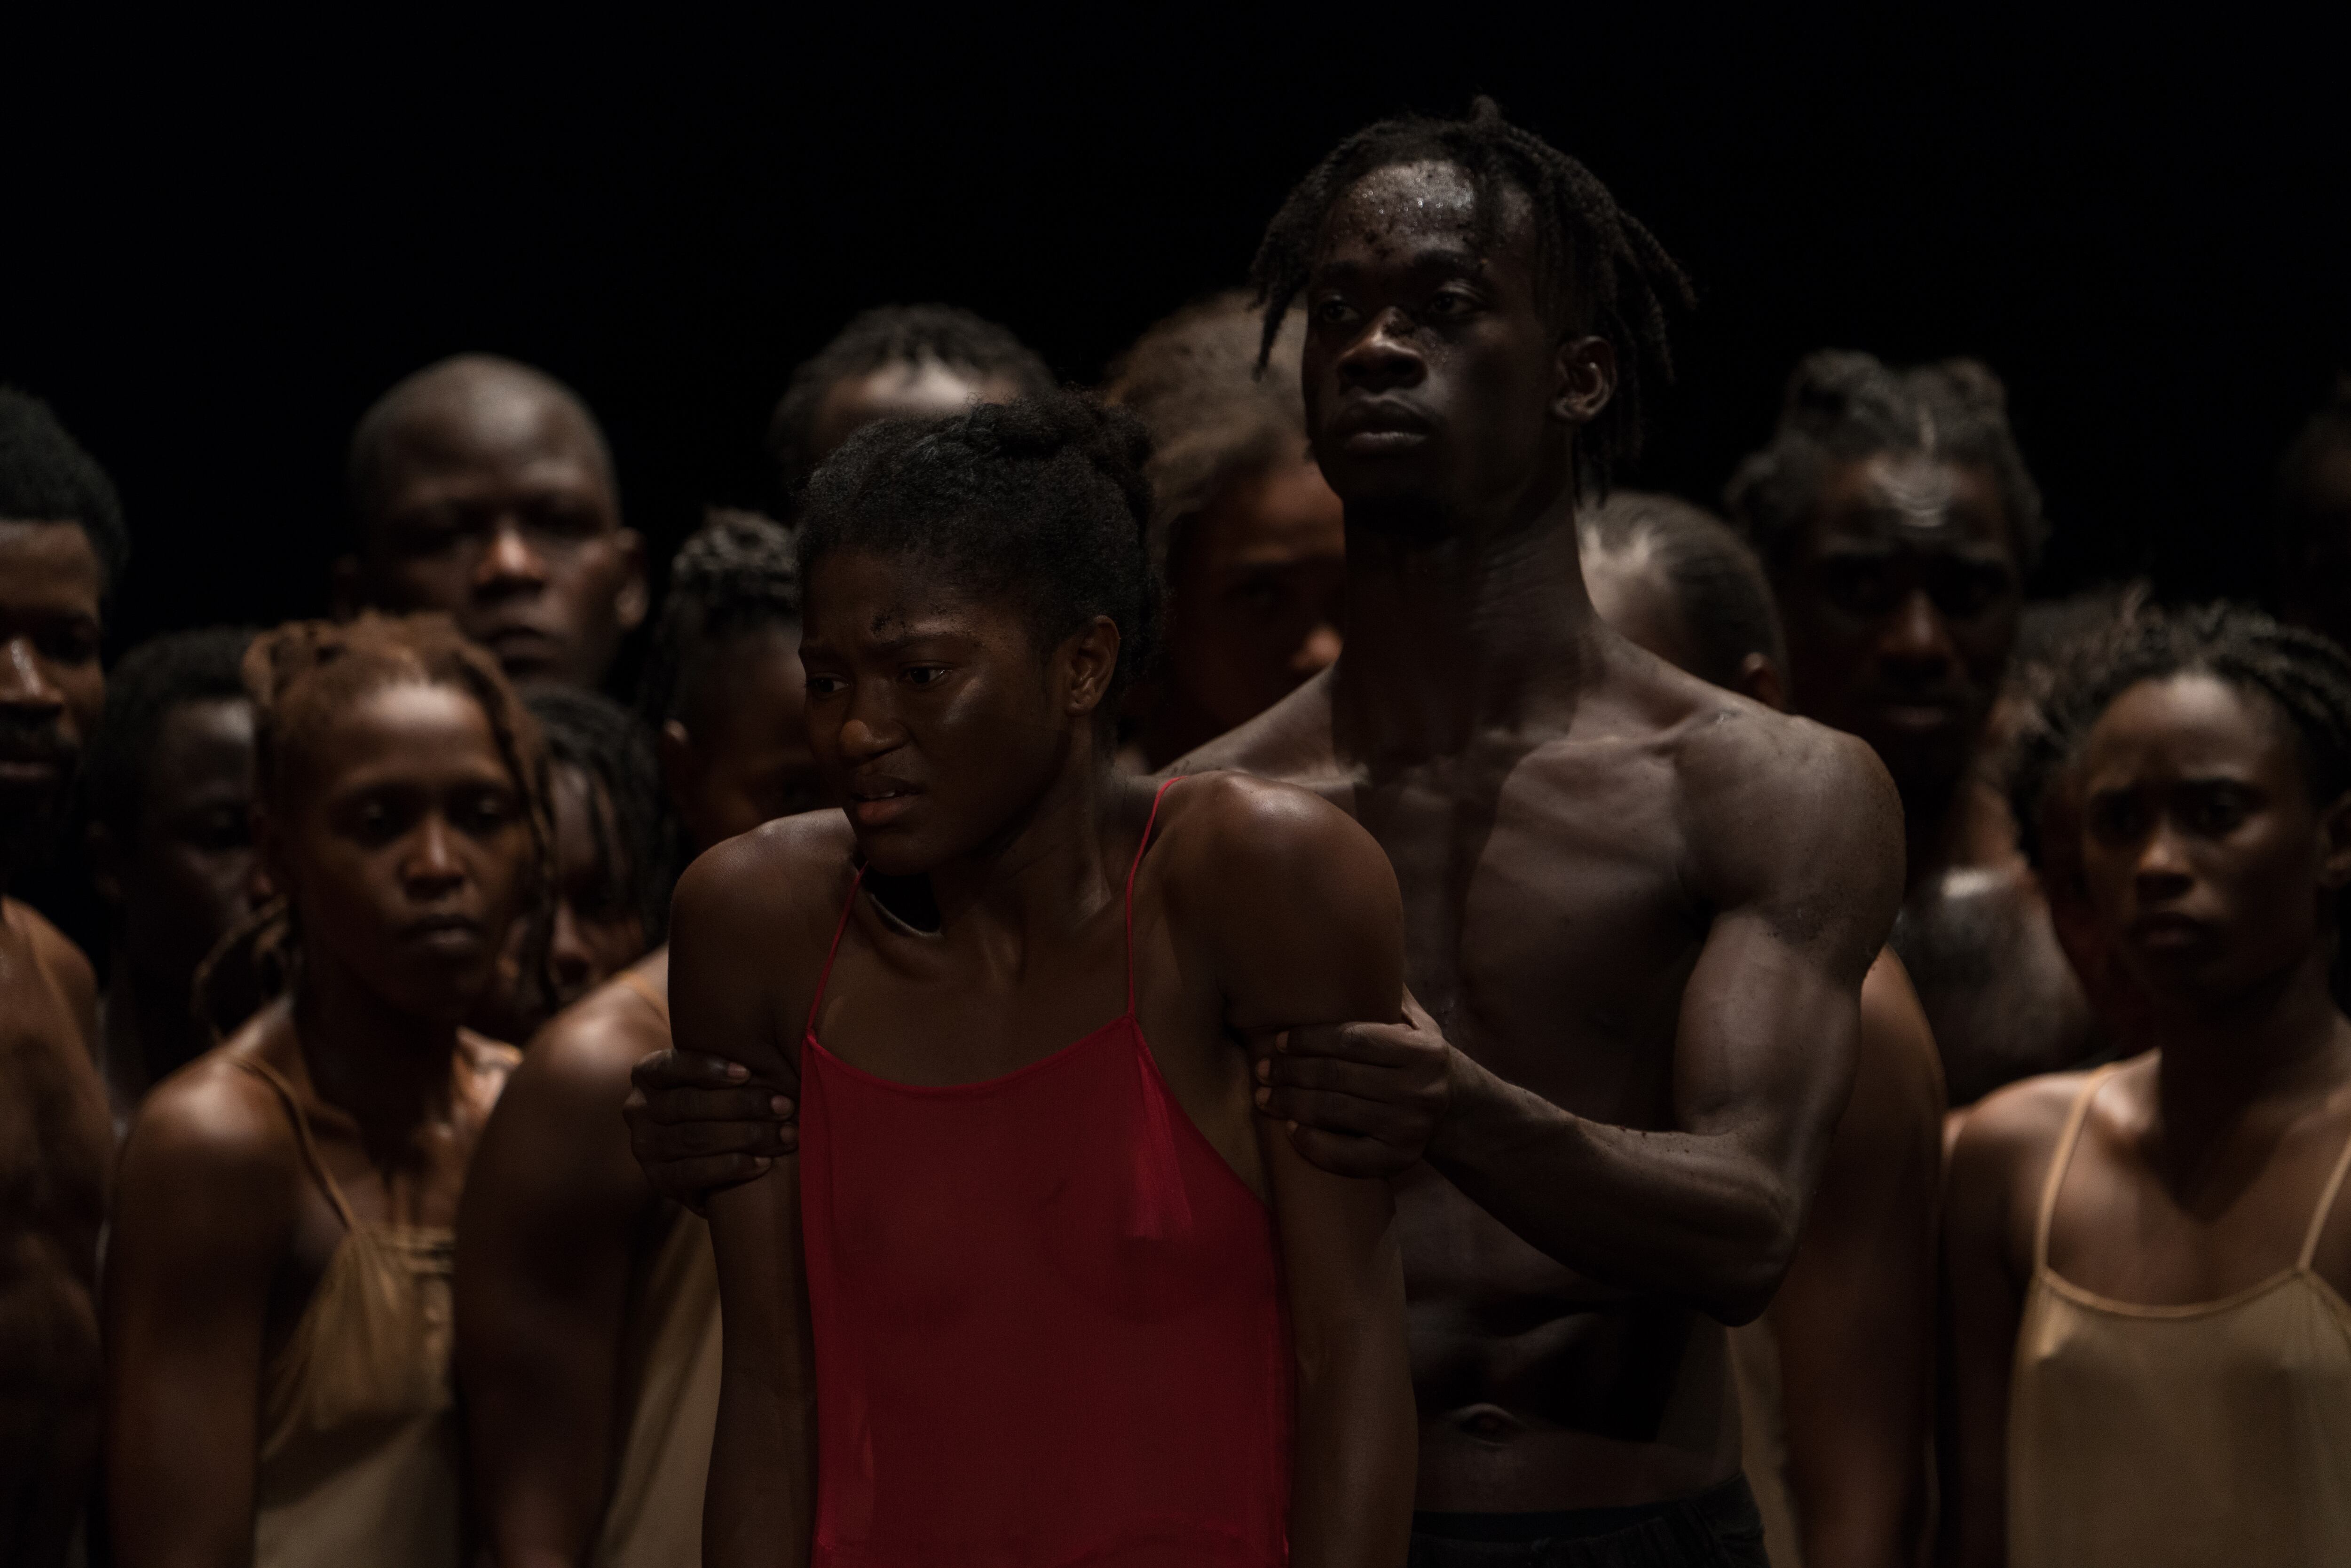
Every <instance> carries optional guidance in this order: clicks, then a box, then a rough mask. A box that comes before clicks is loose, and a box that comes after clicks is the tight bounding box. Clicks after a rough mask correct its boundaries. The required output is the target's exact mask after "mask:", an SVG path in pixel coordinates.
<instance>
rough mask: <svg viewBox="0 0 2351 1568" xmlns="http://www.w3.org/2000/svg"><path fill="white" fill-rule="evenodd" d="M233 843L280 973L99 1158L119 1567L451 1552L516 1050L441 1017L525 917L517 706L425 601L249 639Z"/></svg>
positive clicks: (289, 1562) (529, 778)
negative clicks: (452, 1365) (478, 1251)
mask: <svg viewBox="0 0 2351 1568" xmlns="http://www.w3.org/2000/svg"><path fill="white" fill-rule="evenodd" d="M246 677H247V680H248V683H249V684H250V685H252V687H253V688H254V693H255V698H256V718H257V736H258V749H257V754H256V757H257V760H256V813H255V826H256V850H257V852H258V856H259V859H260V862H261V863H262V865H263V866H264V867H265V868H266V873H267V875H268V877H269V879H270V882H271V884H272V885H273V886H274V887H275V888H276V889H277V890H279V891H280V892H281V893H283V894H285V895H286V897H287V902H288V904H289V906H290V916H291V919H292V923H293V927H294V930H295V931H296V933H297V934H298V936H297V939H296V945H295V949H294V950H295V954H296V963H295V979H294V985H293V989H292V993H291V995H290V996H288V997H287V998H283V999H281V1000H279V1001H277V1002H276V1003H273V1004H271V1005H270V1006H269V1007H267V1008H265V1009H263V1010H262V1012H261V1013H260V1014H258V1015H257V1016H256V1017H255V1018H254V1019H253V1020H252V1021H251V1022H249V1023H247V1024H246V1026H245V1027H244V1028H243V1029H241V1030H238V1031H237V1033H236V1034H235V1037H234V1038H232V1039H231V1040H229V1041H228V1042H227V1043H226V1044H225V1045H223V1046H221V1047H220V1048H218V1049H217V1050H215V1051H212V1052H210V1053H209V1054H207V1055H205V1056H204V1057H201V1058H199V1059H198V1060H197V1061H194V1062H193V1063H191V1064H190V1065H189V1066H188V1067H186V1068H184V1069H183V1070H182V1071H179V1072H177V1073H175V1074H173V1075H172V1077H171V1078H169V1079H167V1080H165V1081H164V1082H163V1083H162V1085H160V1086H159V1087H158V1088H157V1089H156V1090H155V1091H154V1092H153V1093H152V1094H151V1095H150V1097H149V1098H148V1100H147V1101H146V1103H145V1104H144V1105H143V1106H142V1108H141V1112H140V1113H139V1117H138V1120H137V1121H136V1122H135V1123H134V1124H133V1125H132V1128H131V1134H130V1138H129V1141H128V1143H127V1144H126V1145H125V1149H124V1155H123V1166H122V1176H121V1181H120V1188H119V1196H118V1198H117V1202H116V1207H115V1213H114V1232H113V1241H112V1245H111V1250H110V1256H109V1260H108V1277H107V1280H106V1301H105V1313H106V1338H107V1361H108V1366H107V1371H108V1378H109V1389H108V1405H109V1421H108V1438H107V1442H108V1449H107V1470H108V1487H109V1500H110V1516H111V1522H112V1532H113V1538H114V1549H115V1556H116V1558H117V1560H118V1561H120V1563H123V1564H125V1565H126V1568H149V1565H152V1564H159V1563H170V1564H173V1565H175V1568H176V1565H182V1564H185V1565H191V1568H193V1565H210V1564H221V1565H222V1568H229V1565H232V1564H235V1565H242V1564H247V1563H251V1564H256V1568H310V1565H313V1564H315V1565H317V1568H378V1565H381V1568H394V1565H397V1568H435V1565H447V1568H455V1564H456V1563H458V1561H459V1556H460V1550H461V1546H460V1539H459V1528H460V1527H459V1499H458V1469H457V1437H458V1434H457V1430H456V1413H455V1399H454V1396H453V1393H452V1389H451V1385H450V1378H449V1361H450V1344H451V1337H452V1333H453V1311H452V1301H451V1271H452V1266H453V1262H454V1258H455V1219H456V1212H457V1205H458V1200H459V1196H460V1193H461V1190H462V1188H463V1186H464V1182H465V1171H466V1166H467V1163H468V1161H469V1159H470V1157H471V1155H472V1153H473V1148H474V1145H475V1141H476V1139H477V1138H478V1136H479V1134H480V1131H481V1128H482V1125H483V1124H484V1122H485V1121H486V1119H487V1117H488V1115H489V1112H490V1107H491V1105H492V1104H493V1103H495V1101H496V1097H497V1094H498V1092H499V1090H500V1088H501V1087H502V1086H503V1084H504V1083H505V1081H506V1078H507V1072H508V1071H510V1070H511V1069H512V1067H513V1066H514V1063H515V1061H516V1060H517V1053H516V1052H515V1051H514V1050H513V1048H511V1047H509V1046H505V1045H499V1044H496V1043H494V1042H492V1041H489V1040H483V1039H481V1038H480V1037H478V1036H475V1035H473V1034H470V1033H468V1032H466V1031H465V1030H463V1029H461V1028H460V1027H459V1024H458V1020H459V1019H462V1018H464V1017H465V1015H466V1013H467V1011H468V1009H470V1008H472V1007H473V1006H474V1005H475V1003H476V1002H477V1001H478V999H479V998H480V997H481V996H482V995H483V994H484V993H485V992H486V989H487V988H488V987H489V986H490V985H491V984H492V983H493V981H494V979H495V976H496V966H497V961H498V956H499V954H500V953H501V951H502V950H503V949H504V948H505V946H506V941H507V932H508V930H509V929H510V928H511V927H512V926H513V925H515V923H516V922H517V920H522V919H528V918H532V917H534V915H535V912H536V911H537V910H538V908H540V907H541V906H542V901H543V897H544V894H545V890H546V884H547V857H548V835H547V828H546V809H545V800H544V798H543V793H542V789H541V780H542V779H543V778H544V768H543V758H542V756H541V752H540V746H539V741H538V735H537V732H536V730H535V729H534V727H532V726H531V724H530V721H529V717H528V714H527V713H525V711H524V710H523V709H522V707H521V706H520V705H519V704H518V703H517V702H516V700H515V698H514V695H513V693H512V692H511V691H510V690H509V689H508V688H507V684H506V681H505V678H504V677H503V676H502V675H500V674H498V671H497V666H496V664H495V662H493V661H492V660H491V659H490V658H489V656H488V655H487V654H486V653H483V652H481V651H480V650H479V649H476V648H474V647H472V646H471V645H469V644H467V643H464V642H463V641H461V640H460V639H459V638H458V637H457V635H456V633H455V629H454V628H453V627H451V626H450V625H449V623H448V622H446V621H444V620H442V619H441V618H439V617H418V618H415V619H413V620H411V621H406V622H392V621H384V620H381V619H380V618H375V617H368V618H363V619H362V620H361V621H360V622H356V623H353V624H350V625H347V626H330V625H327V624H325V623H323V622H311V623H303V624H298V625H291V626H287V627H283V628H281V629H279V630H278V631H277V632H270V633H266V634H265V635H264V636H263V637H261V638H260V639H259V640H258V641H257V642H256V644H255V646H254V649H253V652H252V653H251V654H250V655H249V656H248V658H247V661H246Z"/></svg>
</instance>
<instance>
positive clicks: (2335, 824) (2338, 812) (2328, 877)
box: [2318, 791, 2351, 893]
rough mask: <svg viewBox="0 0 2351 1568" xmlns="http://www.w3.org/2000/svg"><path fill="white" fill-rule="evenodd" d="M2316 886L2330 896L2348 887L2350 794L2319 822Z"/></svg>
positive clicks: (2350, 881)
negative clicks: (2322, 888)
mask: <svg viewBox="0 0 2351 1568" xmlns="http://www.w3.org/2000/svg"><path fill="white" fill-rule="evenodd" d="M2318 838H2319V868H2318V883H2319V885H2320V886H2321V887H2324V888H2325V889H2326V890H2327V891H2328V892H2330V893H2340V892H2341V891H2342V890H2343V889H2344V888H2346V887H2351V791H2346V793H2344V794H2343V795H2342V796H2341V797H2340V798H2339V799H2337V800H2335V804H2333V805H2332V806H2329V807H2327V808H2326V810H2325V811H2324V812H2322V813H2321V814H2320V816H2319V819H2318Z"/></svg>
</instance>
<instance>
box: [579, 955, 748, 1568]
mask: <svg viewBox="0 0 2351 1568" xmlns="http://www.w3.org/2000/svg"><path fill="white" fill-rule="evenodd" d="M620 978H621V980H622V983H623V984H625V985H627V986H628V987H629V988H631V989H632V990H634V991H635V992H636V993H637V994H638V995H639V996H640V997H642V998H644V1000H645V1002H646V1004H647V1005H648V1006H650V1007H651V1008H652V1009H653V1011H654V1012H655V1013H656V1014H657V1015H659V1017H660V1019H661V1022H662V1028H663V1030H664V1031H666V1030H668V1028H669V998H667V997H666V996H664V994H663V993H662V992H661V991H659V990H657V989H656V988H654V987H653V986H652V985H650V984H648V983H647V982H646V981H645V980H644V978H643V977H642V976H640V975H638V974H637V973H636V972H635V971H633V970H630V971H627V972H624V973H623V974H622V976H621V977H620ZM625 1336H626V1343H625V1345H624V1347H623V1350H624V1354H623V1358H622V1364H623V1365H624V1366H629V1367H636V1368H642V1371H641V1372H640V1373H639V1374H638V1375H637V1377H636V1379H635V1384H636V1386H635V1390H634V1397H633V1398H632V1399H630V1400H629V1401H628V1402H627V1403H626V1405H625V1406H624V1407H625V1408H626V1409H627V1410H628V1412H629V1416H628V1431H627V1435H626V1437H625V1439H624V1440H623V1442H622V1447H621V1458H620V1463H619V1465H618V1466H617V1467H615V1469H614V1470H613V1477H612V1491H611V1499H610V1500H609V1501H608V1502H607V1503H606V1505H605V1509H604V1522H603V1524H602V1526H601V1529H600V1530H599V1531H598V1532H597V1538H596V1551H595V1555H594V1557H593V1558H591V1559H590V1561H591V1563H593V1564H594V1565H595V1568H695V1564H698V1563H701V1561H702V1493H703V1484H704V1481H705V1479H706V1477H707V1476H708V1474H709V1469H710V1440H711V1436H712V1434H713V1432H714V1431H716V1427H717V1425H718V1374H719V1354H720V1348H721V1341H720V1336H719V1330H718V1260H717V1256H716V1254H715V1253H713V1252H712V1251H711V1249H710V1224H709V1222H708V1221H707V1220H705V1219H704V1218H702V1217H701V1216H700V1215H698V1214H695V1213H693V1212H692V1211H691V1210H687V1209H680V1210H678V1212H677V1215H676V1218H674V1220H673V1221H672V1223H671V1225H670V1228H669V1235H668V1236H667V1237H666V1238H664V1240H663V1242H662V1245H661V1249H660V1250H659V1251H657V1252H656V1253H655V1254H654V1255H653V1262H652V1264H651V1266H650V1267H649V1268H648V1269H647V1270H645V1275H644V1279H643V1284H642V1287H641V1288H640V1290H639V1291H637V1293H636V1295H635V1297H634V1299H633V1300H632V1301H631V1303H630V1312H629V1322H628V1327H627V1329H626V1331H625Z"/></svg>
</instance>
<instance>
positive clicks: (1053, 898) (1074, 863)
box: [931, 737, 1122, 940]
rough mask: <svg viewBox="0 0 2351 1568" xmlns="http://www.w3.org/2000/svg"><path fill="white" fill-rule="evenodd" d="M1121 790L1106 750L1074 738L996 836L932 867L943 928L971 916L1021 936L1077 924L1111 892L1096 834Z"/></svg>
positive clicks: (1063, 929)
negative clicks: (1042, 784) (1058, 765)
mask: <svg viewBox="0 0 2351 1568" xmlns="http://www.w3.org/2000/svg"><path fill="white" fill-rule="evenodd" d="M1121 796H1122V789H1121V787H1120V780H1119V778H1118V776H1117V775H1116V774H1114V773H1113V771H1112V769H1111V766H1110V761H1109V752H1108V751H1107V749H1106V748H1105V749H1102V750H1101V751H1099V752H1098V751H1097V749H1096V747H1094V746H1093V745H1092V743H1091V737H1081V738H1080V739H1079V741H1078V742H1077V743H1076V744H1075V745H1073V746H1072V747H1071V755H1070V757H1069V758H1068V760H1067V765H1066V766H1065V767H1064V768H1062V769H1061V771H1060V772H1059V773H1058V774H1056V775H1055V777H1054V779H1053V780H1052V782H1051V783H1050V784H1049V785H1048V786H1047V787H1046V788H1045V789H1043V790H1042V791H1041V792H1040V793H1039V794H1038V796H1037V797H1036V798H1035V799H1034V800H1032V801H1031V802H1030V803H1029V806H1028V807H1027V808H1026V809H1025V810H1022V811H1021V812H1020V813H1019V815H1018V816H1017V817H1016V818H1015V819H1014V820H1013V821H1010V822H1008V823H1007V824H1006V825H1005V827H1004V828H1003V830H1002V831H1000V832H998V834H997V835H996V836H995V838H993V839H992V840H990V841H988V842H987V843H986V844H983V845H981V846H980V848H979V849H977V850H976V851H974V852H972V853H970V854H968V855H966V856H963V857H962V858H960V859H958V860H956V861H953V862H949V863H947V864H946V865H942V866H939V867H936V868H935V869H934V870H933V871H932V873H931V892H932V896H933V897H934V899H935V901H936V903H937V905H938V912H939V916H940V919H941V922H942V925H943V926H944V927H946V928H949V929H951V928H953V927H954V926H955V925H956V924H957V923H958V922H959V921H962V920H963V919H964V918H965V917H967V916H969V915H979V916H980V917H981V919H982V920H983V921H984V922H985V923H986V924H987V925H991V926H996V927H999V928H1002V929H1004V930H1006V931H1007V932H1008V933H1010V934H1013V935H1014V936H1018V937H1019V938H1021V939H1024V940H1025V939H1026V938H1029V937H1032V936H1043V937H1048V938H1050V937H1051V936H1056V935H1060V934H1062V933H1066V932H1070V931H1074V930H1078V929H1081V928H1082V927H1083V926H1084V925H1087V924H1088V923H1089V922H1090V921H1091V920H1092V918H1093V917H1094V915H1096V914H1098V913H1099V912H1100V910H1101V908H1102V903H1103V901H1104V900H1105V899H1107V898H1111V897H1114V896H1115V895H1116V894H1117V883H1115V881H1114V880H1113V877H1112V875H1111V857H1110V855H1108V854H1107V853H1106V852H1105V845H1104V843H1103V838H1104V834H1105V831H1106V830H1107V829H1108V827H1109V826H1110V825H1111V818H1112V816H1113V813H1114V811H1115V809H1116V806H1117V803H1118V801H1119V800H1120V799H1121Z"/></svg>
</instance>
